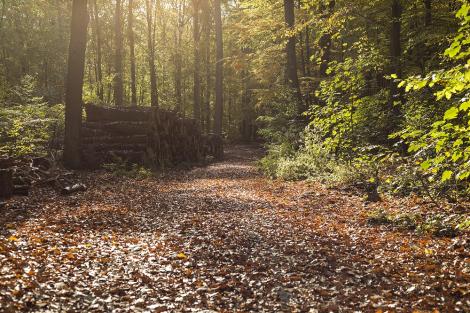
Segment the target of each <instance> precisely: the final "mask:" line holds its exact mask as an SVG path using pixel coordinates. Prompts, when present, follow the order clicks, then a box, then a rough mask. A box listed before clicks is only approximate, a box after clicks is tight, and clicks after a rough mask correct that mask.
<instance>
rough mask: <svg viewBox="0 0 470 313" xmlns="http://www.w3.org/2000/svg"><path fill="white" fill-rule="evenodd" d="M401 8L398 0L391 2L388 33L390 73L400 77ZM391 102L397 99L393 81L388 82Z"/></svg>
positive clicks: (396, 90)
mask: <svg viewBox="0 0 470 313" xmlns="http://www.w3.org/2000/svg"><path fill="white" fill-rule="evenodd" d="M402 12H403V8H402V6H401V3H400V0H393V2H392V28H391V33H390V64H391V74H396V75H397V76H398V77H401V74H402V73H401V60H400V59H401V16H402ZM390 86H391V88H390V94H391V98H392V102H393V101H394V100H397V99H398V95H397V93H398V88H397V86H396V84H395V83H394V82H392V83H391V84H390Z"/></svg>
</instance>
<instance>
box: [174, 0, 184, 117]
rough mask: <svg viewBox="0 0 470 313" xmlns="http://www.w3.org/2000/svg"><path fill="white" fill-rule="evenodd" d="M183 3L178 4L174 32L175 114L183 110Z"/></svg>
mask: <svg viewBox="0 0 470 313" xmlns="http://www.w3.org/2000/svg"><path fill="white" fill-rule="evenodd" d="M183 5H184V4H183V3H178V7H177V11H178V17H177V30H176V32H175V54H174V59H175V98H176V107H175V112H177V113H181V112H182V109H183V96H182V66H183V64H182V63H183V61H182V47H181V44H182V37H183V26H184V21H183V19H184V14H183V8H182V6H183Z"/></svg>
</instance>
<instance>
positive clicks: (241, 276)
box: [0, 147, 470, 313]
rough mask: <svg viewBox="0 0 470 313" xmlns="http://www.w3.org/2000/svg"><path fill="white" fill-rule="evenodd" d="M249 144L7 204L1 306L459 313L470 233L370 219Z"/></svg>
mask: <svg viewBox="0 0 470 313" xmlns="http://www.w3.org/2000/svg"><path fill="white" fill-rule="evenodd" d="M253 155H256V154H254V153H253V150H252V149H246V148H242V149H240V147H238V148H237V150H232V151H231V154H229V157H228V158H227V160H226V161H225V162H223V163H218V164H213V165H211V166H209V167H207V168H198V169H194V170H192V171H190V172H174V173H171V174H169V175H167V176H166V177H164V178H162V179H159V180H157V179H155V178H149V179H146V180H133V179H131V178H126V179H120V180H119V181H116V178H115V177H113V176H111V175H110V174H107V173H84V174H82V177H81V180H83V181H84V182H85V183H86V184H87V186H90V188H89V190H88V191H86V192H84V193H83V194H76V195H72V196H70V197H63V196H61V195H58V194H57V193H56V192H54V190H48V189H42V190H40V191H38V190H33V196H32V197H31V198H27V199H21V200H20V199H16V200H13V201H11V202H9V203H8V204H7V207H6V208H5V209H4V212H5V214H4V216H3V217H1V218H2V220H0V225H8V227H5V230H4V231H3V232H2V234H4V235H3V237H1V236H0V300H1V301H0V311H7V312H8V311H12V312H14V311H28V310H29V311H49V312H62V311H72V312H83V311H99V312H103V311H106V312H107V311H117V312H175V311H184V312H220V311H223V312H249V311H251V312H259V311H265V312H274V311H275V312H320V313H323V312H341V311H342V312H377V313H379V312H382V313H385V312H413V310H414V311H415V312H427V313H429V312H466V311H469V308H470V302H469V301H470V300H469V292H468V291H469V290H470V288H469V282H470V276H469V275H470V263H469V260H470V258H469V250H470V247H469V245H468V241H467V237H460V238H455V239H452V240H451V239H446V238H432V237H419V236H415V235H414V234H411V233H408V232H397V231H394V230H390V229H387V228H383V227H381V226H380V225H379V226H372V225H369V224H367V222H366V216H367V214H366V212H365V210H366V208H364V205H363V202H362V200H361V197H356V196H352V195H350V194H347V193H342V192H339V191H335V190H326V189H324V188H323V187H322V186H318V185H307V184H305V183H285V182H272V181H268V180H266V179H264V178H262V177H260V176H259V174H258V173H257V170H256V168H255V167H254V166H252V165H251V160H250V158H252V159H253ZM312 190H313V191H312Z"/></svg>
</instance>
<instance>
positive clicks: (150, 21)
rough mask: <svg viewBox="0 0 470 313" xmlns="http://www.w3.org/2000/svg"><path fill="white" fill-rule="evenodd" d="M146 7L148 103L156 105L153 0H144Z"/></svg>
mask: <svg viewBox="0 0 470 313" xmlns="http://www.w3.org/2000/svg"><path fill="white" fill-rule="evenodd" d="M145 4H146V9H147V47H148V59H149V67H150V68H149V71H150V103H151V106H152V107H158V89H157V73H156V69H155V28H154V23H155V21H154V20H155V19H156V17H155V18H154V16H153V0H146V1H145Z"/></svg>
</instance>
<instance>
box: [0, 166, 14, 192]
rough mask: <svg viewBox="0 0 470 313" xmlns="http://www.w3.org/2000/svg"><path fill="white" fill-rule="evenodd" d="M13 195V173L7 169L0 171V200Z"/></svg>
mask: <svg viewBox="0 0 470 313" xmlns="http://www.w3.org/2000/svg"><path fill="white" fill-rule="evenodd" d="M12 195H13V172H12V170H9V169H6V170H5V169H4V170H0V199H7V198H10V197H11V196H12Z"/></svg>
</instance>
